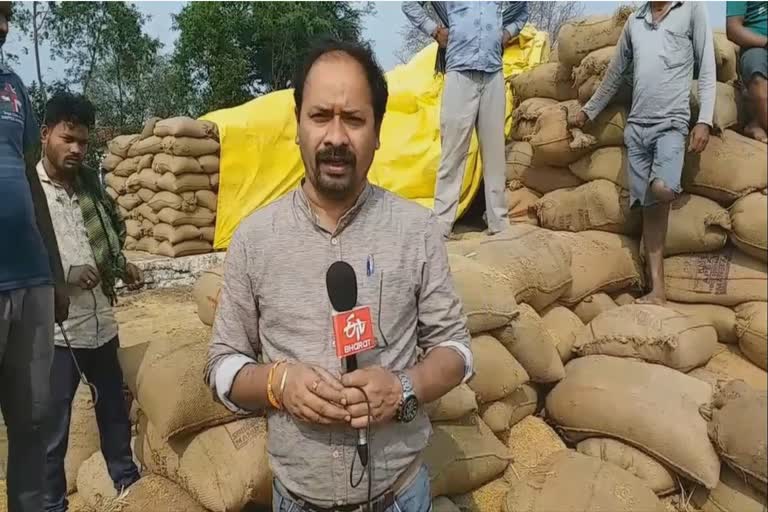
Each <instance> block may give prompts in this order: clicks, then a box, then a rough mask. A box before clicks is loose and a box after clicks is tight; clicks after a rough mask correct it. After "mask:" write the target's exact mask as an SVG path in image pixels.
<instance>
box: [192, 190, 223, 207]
mask: <svg viewBox="0 0 768 512" xmlns="http://www.w3.org/2000/svg"><path fill="white" fill-rule="evenodd" d="M195 198H196V199H197V204H199V205H200V206H204V207H205V208H208V209H209V210H211V211H212V212H215V211H216V206H217V199H218V198H217V196H216V192H212V191H210V190H198V191H196V192H195Z"/></svg>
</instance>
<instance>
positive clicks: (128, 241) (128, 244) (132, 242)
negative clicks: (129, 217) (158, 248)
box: [123, 235, 138, 251]
mask: <svg viewBox="0 0 768 512" xmlns="http://www.w3.org/2000/svg"><path fill="white" fill-rule="evenodd" d="M137 243H138V240H137V239H135V238H133V237H132V236H128V235H126V237H125V243H124V244H123V249H125V250H126V251H135V250H136V244H137Z"/></svg>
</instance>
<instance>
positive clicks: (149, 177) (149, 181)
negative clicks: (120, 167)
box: [129, 168, 162, 192]
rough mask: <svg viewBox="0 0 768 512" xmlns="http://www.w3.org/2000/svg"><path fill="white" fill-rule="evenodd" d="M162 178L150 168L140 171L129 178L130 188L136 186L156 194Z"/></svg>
mask: <svg viewBox="0 0 768 512" xmlns="http://www.w3.org/2000/svg"><path fill="white" fill-rule="evenodd" d="M161 177H162V176H161V175H160V174H158V173H156V172H155V171H153V170H152V169H150V168H147V169H142V170H140V171H139V172H137V173H136V174H134V175H133V176H131V177H130V178H129V180H131V186H132V187H135V186H136V185H138V186H139V187H141V188H145V189H147V190H151V191H153V192H157V191H159V190H160V187H159V186H158V182H159V181H160V178H161ZM134 184H135V185H134Z"/></svg>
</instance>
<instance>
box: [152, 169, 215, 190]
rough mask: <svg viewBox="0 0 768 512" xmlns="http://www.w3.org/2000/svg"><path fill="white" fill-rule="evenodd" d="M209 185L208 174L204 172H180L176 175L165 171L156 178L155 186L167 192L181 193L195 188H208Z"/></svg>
mask: <svg viewBox="0 0 768 512" xmlns="http://www.w3.org/2000/svg"><path fill="white" fill-rule="evenodd" d="M210 186H211V183H210V180H209V179H208V175H206V174H182V175H180V176H176V175H175V174H173V173H170V172H167V173H165V174H163V175H162V176H161V177H160V179H159V180H157V187H158V188H159V189H161V190H167V191H168V192H175V193H176V194H181V193H182V192H189V191H195V190H208V189H209V188H210Z"/></svg>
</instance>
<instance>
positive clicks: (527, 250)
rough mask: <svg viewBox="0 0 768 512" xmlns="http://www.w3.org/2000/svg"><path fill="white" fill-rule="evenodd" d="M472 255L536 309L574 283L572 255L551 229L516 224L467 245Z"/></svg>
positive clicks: (518, 298) (519, 298) (518, 299)
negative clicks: (571, 268)
mask: <svg viewBox="0 0 768 512" xmlns="http://www.w3.org/2000/svg"><path fill="white" fill-rule="evenodd" d="M468 247H469V253H466V252H465V253H464V255H467V254H469V257H470V258H471V259H473V260H475V261H477V262H479V263H482V264H484V265H488V266H490V267H491V268H493V269H495V270H497V271H498V273H499V274H501V277H502V278H503V279H501V280H500V284H501V285H503V286H504V287H505V288H506V289H507V290H508V291H509V292H510V293H511V296H512V297H514V298H515V300H516V301H517V303H518V304H519V303H522V302H525V303H527V304H530V305H531V306H532V307H533V308H534V309H535V310H536V311H541V310H542V309H544V308H545V307H547V306H549V305H550V304H552V303H553V302H555V301H556V300H557V299H558V298H559V297H560V296H561V295H562V294H563V292H564V290H565V289H566V288H567V287H568V285H569V284H570V282H571V273H570V267H571V254H570V250H569V249H568V247H567V246H565V245H564V244H562V243H560V242H559V241H558V240H556V239H554V238H553V237H552V236H551V234H550V232H549V231H547V230H545V229H540V228H537V227H535V226H529V225H525V224H516V225H514V226H511V227H510V228H509V229H507V230H506V231H504V232H503V233H500V234H498V235H494V236H492V237H487V238H483V239H481V240H477V241H475V240H473V241H472V243H471V244H470V245H469V246H468Z"/></svg>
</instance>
